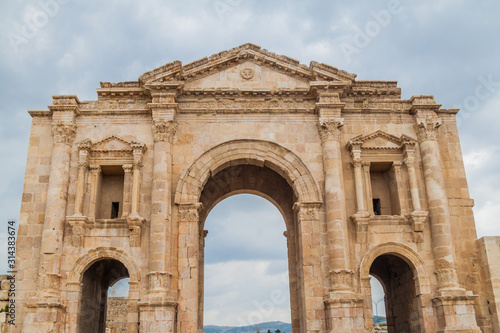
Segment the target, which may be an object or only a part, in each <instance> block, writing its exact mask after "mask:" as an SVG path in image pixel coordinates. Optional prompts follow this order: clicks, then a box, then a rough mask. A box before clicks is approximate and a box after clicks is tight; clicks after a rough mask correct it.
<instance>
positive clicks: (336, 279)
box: [330, 269, 354, 291]
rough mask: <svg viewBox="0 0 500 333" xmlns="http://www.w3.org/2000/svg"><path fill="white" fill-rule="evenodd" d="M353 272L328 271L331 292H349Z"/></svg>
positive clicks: (345, 270)
mask: <svg viewBox="0 0 500 333" xmlns="http://www.w3.org/2000/svg"><path fill="white" fill-rule="evenodd" d="M353 275H354V272H353V271H351V270H350V269H334V270H331V271H330V283H331V290H332V291H349V290H351V286H352V277H353Z"/></svg>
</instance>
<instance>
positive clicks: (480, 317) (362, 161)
mask: <svg viewBox="0 0 500 333" xmlns="http://www.w3.org/2000/svg"><path fill="white" fill-rule="evenodd" d="M97 95H98V99H97V101H80V100H79V99H78V98H77V97H76V96H74V95H63V96H60V95H59V96H54V97H53V103H52V105H50V106H49V107H48V110H38V111H30V114H31V116H32V117H33V123H32V128H31V137H30V143H29V153H28V163H27V167H26V177H25V184H24V194H23V197H22V201H23V202H22V209H21V217H20V226H19V238H18V243H17V247H18V251H17V269H18V274H17V282H18V284H17V307H16V311H17V316H16V320H17V322H16V326H14V327H11V329H12V331H13V332H68V333H69V332H91V333H93V332H104V331H105V327H104V326H105V325H104V322H105V321H104V319H105V318H104V316H105V313H106V311H105V304H106V290H107V288H108V287H109V286H111V285H113V284H114V283H115V282H116V281H117V280H120V279H122V278H125V277H128V278H130V283H129V284H130V291H129V296H128V316H127V322H128V324H127V325H128V326H127V330H128V332H144V333H145V332H176V333H177V332H179V333H191V332H192V333H194V332H199V333H201V332H202V331H203V276H204V269H203V267H204V259H203V258H204V255H203V254H204V243H205V242H204V238H205V236H206V231H205V228H204V222H205V219H206V217H207V215H208V213H209V212H210V210H211V209H212V208H213V207H214V206H215V205H216V204H217V203H218V202H220V201H221V200H222V199H224V198H226V197H228V196H230V195H233V194H237V193H252V194H257V195H260V196H262V197H264V198H266V199H268V200H269V201H271V202H272V203H273V204H275V205H276V206H277V207H278V209H279V210H280V212H281V213H282V215H283V218H284V220H285V224H286V232H285V233H284V235H285V237H286V240H287V246H288V258H289V275H290V278H289V284H290V299H291V308H290V311H291V318H292V327H293V332H308V333H311V332H371V331H373V330H374V328H373V320H372V318H373V312H374V311H373V307H372V300H371V289H370V283H369V281H370V276H373V277H375V278H377V279H378V280H379V281H380V282H381V283H382V285H383V286H384V288H385V292H386V295H387V296H386V298H387V306H386V307H387V320H388V329H389V332H481V330H482V331H483V332H500V326H499V307H498V306H499V305H500V304H499V302H500V282H499V281H500V260H499V257H500V255H499V252H500V251H499V244H500V240H499V238H496V237H488V238H483V239H480V240H478V239H477V236H476V231H475V225H474V219H473V214H472V206H473V201H472V200H471V199H470V198H469V194H468V188H467V183H466V178H465V172H464V167H463V160H462V155H461V150H460V144H459V138H458V131H457V126H456V120H455V115H456V113H457V112H458V110H456V109H443V108H441V105H439V104H436V102H435V100H434V98H433V96H430V95H418V96H413V97H412V98H410V99H408V100H407V99H402V98H401V91H400V89H399V88H398V87H397V85H396V82H394V81H362V80H356V75H354V74H350V73H348V72H345V71H342V70H339V69H337V68H335V67H332V66H329V65H326V64H321V63H317V62H311V64H310V65H309V66H306V65H303V64H300V63H299V62H298V61H296V60H294V59H291V58H289V57H286V56H282V55H277V54H274V53H271V52H268V51H266V50H262V49H261V48H260V47H258V46H256V45H253V44H245V45H242V46H240V47H237V48H234V49H231V50H228V51H223V52H220V53H218V54H214V55H212V56H210V57H208V58H203V59H200V60H197V61H194V62H192V63H189V64H186V65H182V63H181V62H179V61H174V62H172V63H169V64H167V65H165V66H162V67H159V68H157V69H154V70H152V71H150V72H147V73H144V74H143V75H141V76H140V77H139V79H138V80H137V81H130V82H119V83H110V82H102V83H101V86H100V88H98V89H97Z"/></svg>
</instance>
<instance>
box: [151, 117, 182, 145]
mask: <svg viewBox="0 0 500 333" xmlns="http://www.w3.org/2000/svg"><path fill="white" fill-rule="evenodd" d="M177 127H178V125H177V123H176V122H175V121H173V120H165V119H155V120H153V136H154V140H155V141H168V142H170V143H172V142H173V140H174V136H175V133H176V132H177Z"/></svg>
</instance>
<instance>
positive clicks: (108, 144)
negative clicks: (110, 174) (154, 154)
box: [91, 135, 144, 152]
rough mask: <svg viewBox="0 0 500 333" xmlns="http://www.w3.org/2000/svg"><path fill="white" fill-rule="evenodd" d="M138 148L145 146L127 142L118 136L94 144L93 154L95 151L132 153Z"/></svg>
mask: <svg viewBox="0 0 500 333" xmlns="http://www.w3.org/2000/svg"><path fill="white" fill-rule="evenodd" d="M136 147H144V144H142V143H139V142H135V141H127V140H124V139H122V138H120V137H118V136H115V135H112V136H109V137H107V138H105V139H103V140H101V141H98V142H96V143H94V144H93V145H92V146H91V149H92V151H93V152H95V151H130V152H132V151H133V150H134V148H136Z"/></svg>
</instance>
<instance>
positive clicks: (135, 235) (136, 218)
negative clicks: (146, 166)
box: [127, 143, 146, 247]
mask: <svg viewBox="0 0 500 333" xmlns="http://www.w3.org/2000/svg"><path fill="white" fill-rule="evenodd" d="M131 147H132V149H133V156H134V163H133V167H132V195H131V204H130V214H129V215H128V216H127V224H128V228H129V231H130V235H129V237H130V246H131V247H139V246H141V235H142V231H141V229H142V225H143V223H144V221H145V219H144V218H143V217H142V216H141V215H140V214H139V201H140V194H141V176H142V175H141V170H142V159H143V154H144V152H145V151H146V147H145V146H144V145H143V144H139V143H135V144H132V145H131Z"/></svg>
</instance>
